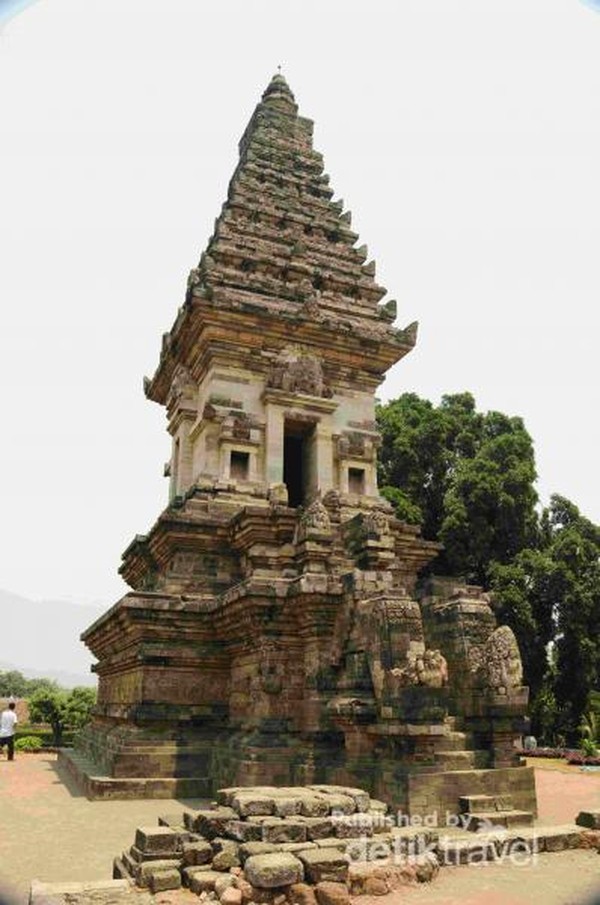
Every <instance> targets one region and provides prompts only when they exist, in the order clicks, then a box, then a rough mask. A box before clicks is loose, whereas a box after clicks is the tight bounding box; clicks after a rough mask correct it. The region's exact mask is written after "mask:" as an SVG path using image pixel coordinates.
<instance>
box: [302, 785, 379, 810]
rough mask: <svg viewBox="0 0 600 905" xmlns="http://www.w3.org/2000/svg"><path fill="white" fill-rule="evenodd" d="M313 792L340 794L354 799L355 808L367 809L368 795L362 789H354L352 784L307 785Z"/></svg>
mask: <svg viewBox="0 0 600 905" xmlns="http://www.w3.org/2000/svg"><path fill="white" fill-rule="evenodd" d="M308 788H309V789H313V790H314V791H315V792H323V793H324V794H326V795H327V796H330V795H333V796H336V795H342V796H344V797H345V798H351V799H352V800H353V801H354V805H355V810H357V811H361V812H365V811H368V810H369V802H370V796H369V793H368V792H365V790H364V789H356V788H354V787H353V786H331V785H313V786H309V787H308Z"/></svg>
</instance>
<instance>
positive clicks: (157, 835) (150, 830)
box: [135, 826, 179, 855]
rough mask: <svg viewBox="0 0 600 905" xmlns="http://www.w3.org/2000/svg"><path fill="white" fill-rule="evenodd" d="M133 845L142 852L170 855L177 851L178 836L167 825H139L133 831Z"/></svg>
mask: <svg viewBox="0 0 600 905" xmlns="http://www.w3.org/2000/svg"><path fill="white" fill-rule="evenodd" d="M135 845H136V847H137V848H138V849H139V850H140V851H142V852H148V853H151V854H164V855H170V854H174V853H175V852H176V851H177V849H178V847H179V837H178V835H177V833H176V832H175V831H174V830H172V829H171V828H170V827H167V826H139V827H138V828H137V830H136V831H135Z"/></svg>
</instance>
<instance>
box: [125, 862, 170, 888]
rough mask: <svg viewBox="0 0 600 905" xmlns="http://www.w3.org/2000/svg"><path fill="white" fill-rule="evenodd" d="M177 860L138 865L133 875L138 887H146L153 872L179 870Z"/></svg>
mask: <svg viewBox="0 0 600 905" xmlns="http://www.w3.org/2000/svg"><path fill="white" fill-rule="evenodd" d="M180 863H181V862H180V861H179V860H175V859H165V860H164V861H146V862H144V863H143V864H140V866H139V868H138V870H137V871H136V875H135V882H136V883H137V885H138V886H148V880H149V878H150V876H151V874H152V873H153V872H160V871H168V870H179V865H180Z"/></svg>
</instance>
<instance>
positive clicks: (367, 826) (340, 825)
mask: <svg viewBox="0 0 600 905" xmlns="http://www.w3.org/2000/svg"><path fill="white" fill-rule="evenodd" d="M333 828H334V830H335V835H336V836H338V838H340V839H357V838H359V837H361V836H372V835H373V822H372V821H371V820H369V819H368V816H367V815H366V814H351V815H350V816H349V817H337V818H334V820H333Z"/></svg>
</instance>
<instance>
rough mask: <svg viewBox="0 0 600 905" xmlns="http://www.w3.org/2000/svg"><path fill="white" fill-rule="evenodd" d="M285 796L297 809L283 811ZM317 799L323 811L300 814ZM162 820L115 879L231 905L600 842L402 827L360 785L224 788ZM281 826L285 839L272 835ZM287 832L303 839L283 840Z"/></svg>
mask: <svg viewBox="0 0 600 905" xmlns="http://www.w3.org/2000/svg"><path fill="white" fill-rule="evenodd" d="M284 801H285V802H286V810H291V811H293V813H292V814H291V815H286V816H276V812H277V809H278V807H280V806H281V803H282V802H284ZM317 801H318V802H319V810H320V811H321V813H322V816H320V817H314V816H308V815H306V814H303V813H302V811H303V810H304V811H313V810H314V809H315V806H316V802H317ZM228 802H229V803H228ZM349 802H352V805H350V804H349ZM340 803H343V804H344V809H343V810H339V807H338V806H339V805H340ZM350 808H352V810H350ZM242 812H243V813H242ZM498 813H501V812H498ZM159 824H160V825H159V826H157V827H141V828H138V830H137V832H136V835H135V843H134V845H133V846H132V847H131V848H130V849H129V850H128V851H126V852H124V853H123V854H122V855H121V856H120V857H117V858H115V861H114V866H113V875H114V877H116V878H120V879H127V880H129V881H130V882H131V883H134V884H136V885H137V886H138V887H140V888H142V889H149V890H151V891H158V890H165V889H178V888H179V887H180V886H181V885H183V886H185V887H188V888H189V889H190V890H191V891H192V892H195V893H197V894H198V895H200V896H202V897H204V898H207V897H208V898H210V899H213V900H219V901H220V902H221V903H223V905H243V903H248V902H254V903H263V902H264V903H268V905H284V903H287V905H344V903H347V902H348V900H349V896H360V895H385V894H387V893H388V892H392V891H393V890H395V889H397V888H399V887H401V886H405V885H414V884H418V883H428V882H431V881H432V880H434V879H435V877H436V876H437V874H438V872H439V870H440V868H441V867H445V866H458V865H467V864H480V863H482V862H483V861H502V860H511V861H512V862H513V863H518V864H523V863H524V861H526V860H528V859H531V858H534V857H535V856H536V855H537V854H538V853H540V852H548V853H550V852H557V851H564V850H565V849H569V848H595V847H598V845H599V844H600V832H596V831H592V830H585V829H583V828H582V827H580V826H577V825H575V824H572V825H567V826H557V827H536V828H534V827H532V826H521V827H519V828H518V829H514V828H510V827H508V828H507V827H506V826H503V825H502V824H501V823H500V824H496V825H494V824H492V823H490V824H489V825H488V826H486V827H485V828H484V827H483V826H482V825H481V824H480V825H479V826H478V829H477V831H476V832H473V831H469V829H467V828H465V827H464V826H463V827H461V828H456V827H453V828H452V827H426V826H420V827H419V826H417V827H415V826H410V825H409V826H402V825H398V823H397V821H396V820H395V819H394V816H393V815H392V814H391V813H389V812H387V808H386V806H385V804H384V803H383V802H380V801H376V800H374V799H371V798H370V797H369V795H368V794H367V793H365V792H364V791H362V790H361V789H357V788H352V787H350V788H349V787H334V786H329V787H325V789H324V787H323V786H312V787H310V786H309V787H287V788H286V787H272V788H270V787H257V788H254V789H253V788H246V789H243V790H241V789H236V788H233V789H231V788H230V789H221V790H220V791H219V793H218V802H215V803H214V805H213V806H212V807H210V808H205V809H202V810H197V811H191V810H186V811H184V812H182V813H181V814H170V815H165V816H164V817H161V818H160V820H159ZM275 825H278V826H279V827H280V830H281V832H280V837H279V839H280V841H277V842H273V841H269V839H272V828H273V827H274V826H275ZM351 826H352V827H353V828H354V829H353V833H350V832H349V827H351ZM244 828H248V829H250V828H251V829H252V833H251V835H252V836H253V839H252V840H251V841H248V839H247V836H246V832H245V829H244ZM299 828H301V829H299ZM258 836H261V838H258ZM289 836H294V837H295V838H296V839H298V837H302V839H301V841H295V842H287V841H281V840H283V839H287V838H289ZM223 854H227V856H228V857H227V858H226V859H223V860H221V856H222V855H223Z"/></svg>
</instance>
